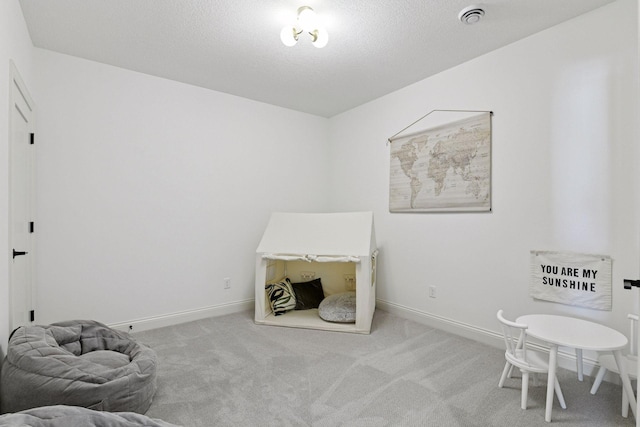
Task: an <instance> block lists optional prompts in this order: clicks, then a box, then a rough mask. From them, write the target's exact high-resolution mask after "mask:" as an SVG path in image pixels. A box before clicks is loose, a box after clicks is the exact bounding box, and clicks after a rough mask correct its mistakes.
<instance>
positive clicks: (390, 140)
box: [387, 110, 493, 146]
mask: <svg viewBox="0 0 640 427" xmlns="http://www.w3.org/2000/svg"><path fill="white" fill-rule="evenodd" d="M435 112H442V113H489V114H491V115H492V116H493V111H486V110H431V111H429V112H428V113H427V114H425V115H424V116H422V117H420V118H419V119H418V120H416V121H415V122H413V123H411V124H410V125H409V126H407V127H405V128H404V129H402V130H400V131H398V132H396V133H395V134H394V135H393V136H390V137H389V138H387V146H388V145H389V143H391V142H393V139H394V138H395V137H396V136H398V135H400V134H401V133H402V132H404V131H405V130H407V129H409V128H410V127H411V126H413V125H415V124H416V123H418V122H419V121H421V120H423V119H425V118H426V117H427V116H429V115H430V114H432V113H435Z"/></svg>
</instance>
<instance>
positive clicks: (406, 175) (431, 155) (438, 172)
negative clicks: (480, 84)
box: [389, 112, 491, 212]
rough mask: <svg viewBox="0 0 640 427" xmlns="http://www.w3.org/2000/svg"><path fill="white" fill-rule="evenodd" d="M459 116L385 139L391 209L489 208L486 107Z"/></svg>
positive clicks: (488, 114)
mask: <svg viewBox="0 0 640 427" xmlns="http://www.w3.org/2000/svg"><path fill="white" fill-rule="evenodd" d="M456 113H457V112H456ZM453 115H454V116H455V114H453ZM450 117H451V116H450ZM459 117H460V116H459V115H458V116H456V118H457V119H456V120H449V121H446V122H444V123H442V124H439V125H437V126H435V127H431V128H429V129H426V130H423V131H420V132H415V133H413V134H410V135H406V136H401V137H398V138H395V139H392V140H391V162H390V164H391V171H390V180H389V210H390V211H391V212H438V211H442V212H446V211H490V210H491V113H490V112H486V113H484V112H483V113H481V114H473V115H471V116H469V115H468V114H467V117H464V118H462V119H460V118H459Z"/></svg>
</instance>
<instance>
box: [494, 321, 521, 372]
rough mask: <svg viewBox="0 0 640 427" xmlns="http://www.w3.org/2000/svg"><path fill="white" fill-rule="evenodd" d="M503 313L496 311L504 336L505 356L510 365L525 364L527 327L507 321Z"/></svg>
mask: <svg viewBox="0 0 640 427" xmlns="http://www.w3.org/2000/svg"><path fill="white" fill-rule="evenodd" d="M503 313H504V311H503V310H498V314H497V317H498V321H499V322H500V324H501V326H502V334H503V335H504V344H505V347H506V353H505V356H506V357H507V360H509V361H510V362H511V363H514V362H515V363H514V364H517V365H520V364H522V363H523V364H527V334H526V330H527V325H525V324H523V323H516V322H512V321H510V320H507V319H505V318H504V315H503Z"/></svg>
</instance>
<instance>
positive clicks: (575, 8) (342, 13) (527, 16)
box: [20, 0, 614, 117]
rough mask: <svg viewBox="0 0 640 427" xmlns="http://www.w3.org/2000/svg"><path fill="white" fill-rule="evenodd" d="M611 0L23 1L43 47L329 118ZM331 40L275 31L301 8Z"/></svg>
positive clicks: (33, 32)
mask: <svg viewBox="0 0 640 427" xmlns="http://www.w3.org/2000/svg"><path fill="white" fill-rule="evenodd" d="M613 1H614V0H486V1H483V2H481V3H478V4H479V5H480V6H481V7H482V8H483V9H484V10H485V12H486V14H485V16H484V18H483V19H482V20H481V21H480V22H479V23H477V24H475V25H464V24H462V23H461V22H460V21H459V20H458V18H457V16H458V13H459V12H460V10H462V9H463V8H464V7H466V6H469V5H470V4H472V3H471V2H470V1H469V0H350V1H346V0H306V1H305V0H296V1H294V0H271V1H267V0H188V1H187V0H55V1H53V0H20V4H21V6H22V10H23V13H24V16H25V19H26V22H27V26H28V28H29V32H30V34H31V39H32V40H33V43H34V45H35V46H36V47H40V48H44V49H50V50H53V51H56V52H61V53H65V54H68V55H73V56H77V57H81V58H86V59H89V60H93V61H98V62H102V63H105V64H110V65H114V66H117V67H122V68H126V69H129V70H134V71H139V72H142V73H146V74H151V75H155V76H159V77H164V78H168V79H172V80H176V81H180V82H184V83H188V84H192V85H196V86H201V87H205V88H209V89H213V90H216V91H221V92H226V93H230V94H233V95H238V96H242V97H245V98H250V99H254V100H257V101H262V102H266V103H269V104H274V105H278V106H282V107H285V108H291V109H294V110H298V111H303V112H307V113H311V114H315V115H319V116H324V117H331V116H333V115H335V114H338V113H341V112H343V111H346V110H349V109H351V108H353V107H356V106H358V105H361V104H363V103H366V102H368V101H371V100H373V99H376V98H378V97H380V96H383V95H385V94H387V93H390V92H393V91H395V90H397V89H400V88H402V87H405V86H407V85H409V84H411V83H415V82H417V81H419V80H422V79H424V78H426V77H429V76H431V75H433V74H436V73H438V72H440V71H443V70H446V69H447V68H450V67H452V66H455V65H457V64H460V63H462V62H465V61H468V60H470V59H472V58H474V57H477V56H480V55H482V54H484V53H487V52H489V51H491V50H494V49H497V48H499V47H501V46H505V45H507V44H510V43H512V42H514V41H516V40H519V39H521V38H524V37H526V36H528V35H531V34H533V33H536V32H538V31H541V30H543V29H545V28H549V27H551V26H553V25H556V24H558V23H560V22H563V21H565V20H568V19H571V18H573V17H575V16H578V15H580V14H582V13H585V12H588V11H590V10H592V9H595V8H597V7H600V6H603V5H605V4H607V3H611V2H613ZM302 5H308V6H311V7H313V8H314V9H315V10H316V12H317V13H318V15H319V16H320V17H321V18H322V19H323V20H324V23H325V27H326V28H327V30H328V32H329V44H328V45H327V46H326V47H325V48H324V49H317V48H315V47H313V45H312V44H311V42H310V39H309V38H307V37H301V39H300V42H299V43H298V44H297V45H296V46H294V47H286V46H284V45H283V44H282V43H281V41H280V36H279V35H280V30H281V28H282V27H283V26H284V25H285V24H286V23H287V22H289V21H290V20H291V17H292V16H293V17H295V11H296V9H297V8H298V7H299V6H302Z"/></svg>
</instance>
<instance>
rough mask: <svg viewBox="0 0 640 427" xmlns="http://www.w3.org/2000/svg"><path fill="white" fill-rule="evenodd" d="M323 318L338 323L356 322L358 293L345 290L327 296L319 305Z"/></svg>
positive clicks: (319, 312) (319, 311)
mask: <svg viewBox="0 0 640 427" xmlns="http://www.w3.org/2000/svg"><path fill="white" fill-rule="evenodd" d="M318 314H319V315H320V318H321V319H322V320H326V321H327V322H337V323H355V322H356V293H355V292H343V293H340V294H334V295H330V296H328V297H326V298H325V299H323V300H322V302H321V303H320V306H319V307H318Z"/></svg>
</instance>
